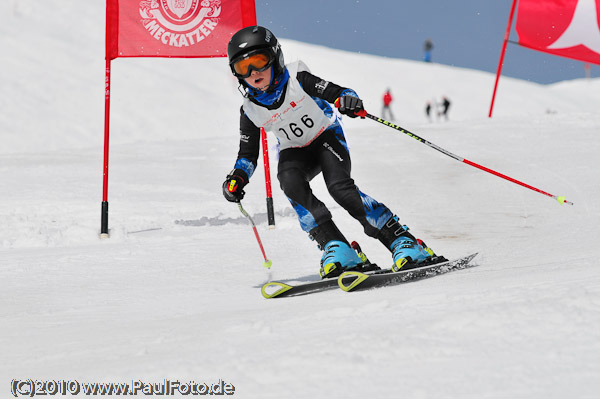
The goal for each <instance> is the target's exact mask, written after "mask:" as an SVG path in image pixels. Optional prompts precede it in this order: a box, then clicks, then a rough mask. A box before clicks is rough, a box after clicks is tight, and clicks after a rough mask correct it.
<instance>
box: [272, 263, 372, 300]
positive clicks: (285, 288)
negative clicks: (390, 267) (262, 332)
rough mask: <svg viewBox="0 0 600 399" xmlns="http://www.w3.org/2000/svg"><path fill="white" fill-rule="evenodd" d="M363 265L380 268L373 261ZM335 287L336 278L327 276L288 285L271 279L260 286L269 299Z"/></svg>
mask: <svg viewBox="0 0 600 399" xmlns="http://www.w3.org/2000/svg"><path fill="white" fill-rule="evenodd" d="M365 267H368V269H370V270H371V269H377V270H381V269H380V268H379V267H377V265H376V264H374V263H369V264H368V265H365ZM373 272H374V271H369V272H364V270H363V272H362V273H361V274H363V273H364V274H369V273H373ZM337 287H338V281H337V278H328V279H324V280H319V281H311V282H309V283H301V284H298V285H290V284H287V283H283V282H280V281H271V282H269V283H266V284H265V285H263V286H262V289H261V292H262V295H263V296H264V297H265V298H267V299H270V298H283V297H289V296H298V295H306V294H312V293H313V292H321V291H327V290H331V289H335V288H337Z"/></svg>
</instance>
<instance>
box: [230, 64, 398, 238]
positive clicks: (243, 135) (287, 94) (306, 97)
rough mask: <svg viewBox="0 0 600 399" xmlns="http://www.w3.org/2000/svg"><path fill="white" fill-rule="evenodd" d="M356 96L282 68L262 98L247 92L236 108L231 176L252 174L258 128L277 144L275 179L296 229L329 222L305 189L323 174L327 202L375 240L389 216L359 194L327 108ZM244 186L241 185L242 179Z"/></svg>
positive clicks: (334, 116)
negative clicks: (238, 110)
mask: <svg viewBox="0 0 600 399" xmlns="http://www.w3.org/2000/svg"><path fill="white" fill-rule="evenodd" d="M343 95H352V96H355V97H358V95H357V94H356V93H355V92H354V91H353V90H351V89H348V88H345V87H341V86H338V85H337V84H335V83H332V82H328V81H326V80H323V79H321V78H319V77H317V76H315V75H313V74H311V73H310V72H309V71H308V70H307V68H306V66H305V65H304V64H303V63H302V62H295V63H292V64H289V65H287V66H286V69H285V71H284V76H283V77H282V79H279V82H278V83H277V84H276V87H275V88H274V89H272V90H269V91H268V92H267V93H263V92H258V91H256V92H255V91H252V90H249V96H248V97H247V98H246V99H245V102H244V105H243V106H242V107H241V116H240V148H239V153H238V157H237V161H236V163H235V169H236V171H237V173H240V171H243V172H244V173H245V174H246V175H247V178H250V177H251V176H252V174H253V173H254V171H255V168H256V164H257V159H258V154H259V146H260V127H264V128H265V130H266V131H267V132H269V131H271V132H272V133H274V134H275V136H276V137H277V139H278V140H279V148H280V154H279V164H278V172H277V178H278V180H279V182H280V185H281V189H282V190H283V192H284V193H285V195H286V196H287V198H288V199H289V201H290V203H291V204H292V207H293V208H294V210H295V211H296V213H297V214H298V218H299V221H300V226H301V227H302V229H303V230H304V231H306V232H309V233H310V232H311V230H313V229H315V228H316V227H317V226H321V225H323V224H325V223H327V222H329V221H330V220H331V213H330V212H329V210H328V209H327V207H326V206H325V204H323V202H321V201H320V200H319V199H318V198H316V197H315V196H314V194H313V192H312V190H311V187H310V181H311V180H312V179H313V178H314V177H315V176H317V175H318V174H319V173H322V174H323V178H324V180H325V184H326V186H327V189H328V191H329V193H330V194H331V196H332V197H333V199H334V200H335V201H336V202H337V203H338V204H339V205H340V206H342V207H343V208H344V209H345V210H347V211H348V213H350V215H351V216H352V217H354V218H355V219H356V220H358V221H359V222H360V223H361V224H362V226H363V227H364V231H365V233H366V234H367V235H369V236H371V237H377V235H378V233H379V231H380V230H381V229H382V227H383V226H384V225H385V223H386V221H388V220H389V219H390V218H391V217H392V216H393V214H392V212H391V211H390V210H389V209H388V208H387V207H386V206H385V205H383V204H382V203H380V202H377V201H376V200H374V199H373V198H371V197H370V196H368V195H366V194H365V193H363V192H361V191H360V190H359V189H358V187H357V186H356V185H355V184H354V180H353V179H352V177H351V174H350V170H351V161H350V153H349V151H348V145H347V144H346V139H345V137H344V131H343V129H342V126H341V125H340V115H338V113H337V112H334V111H333V109H332V107H331V104H332V103H334V102H335V100H336V99H338V98H339V97H340V96H343ZM246 181H247V180H246Z"/></svg>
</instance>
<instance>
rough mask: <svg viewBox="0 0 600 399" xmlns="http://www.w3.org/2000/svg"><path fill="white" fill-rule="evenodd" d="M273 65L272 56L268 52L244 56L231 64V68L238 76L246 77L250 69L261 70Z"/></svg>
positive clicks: (250, 71)
mask: <svg viewBox="0 0 600 399" xmlns="http://www.w3.org/2000/svg"><path fill="white" fill-rule="evenodd" d="M271 65H273V57H272V56H271V54H270V53H268V52H261V53H254V54H252V55H248V56H244V57H243V58H240V59H238V60H237V61H234V62H233V63H232V64H231V70H232V71H233V73H234V74H235V76H237V77H239V78H247V77H249V76H250V75H251V74H252V71H257V72H262V71H265V70H267V69H268V68H269V67H270V66H271Z"/></svg>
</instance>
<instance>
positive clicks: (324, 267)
mask: <svg viewBox="0 0 600 399" xmlns="http://www.w3.org/2000/svg"><path fill="white" fill-rule="evenodd" d="M309 237H310V238H311V239H312V240H314V241H316V242H317V244H318V246H319V249H320V250H322V251H323V256H322V257H321V269H320V271H319V274H320V276H321V278H331V277H337V276H339V275H340V274H342V273H343V272H345V271H347V270H350V269H352V268H355V267H356V266H359V265H361V264H362V263H363V260H362V259H361V258H360V257H359V256H358V254H357V253H356V251H354V249H352V248H351V247H350V245H349V244H348V241H347V240H346V238H345V237H344V235H343V234H342V233H341V232H340V231H339V230H338V228H337V226H336V225H335V224H334V223H333V221H331V220H329V221H327V222H325V223H322V224H320V225H319V226H317V227H315V228H314V229H312V230H311V231H310V232H309Z"/></svg>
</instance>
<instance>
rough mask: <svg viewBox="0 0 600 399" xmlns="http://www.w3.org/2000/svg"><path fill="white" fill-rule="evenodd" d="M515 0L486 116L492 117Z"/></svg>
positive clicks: (515, 0) (514, 0)
mask: <svg viewBox="0 0 600 399" xmlns="http://www.w3.org/2000/svg"><path fill="white" fill-rule="evenodd" d="M516 5H517V0H513V4H512V7H511V9H510V16H509V17H508V26H507V27H506V33H505V34H504V42H503V43H502V50H501V52H500V61H499V62H498V70H497V71H496V83H494V92H493V93H492V102H491V104H490V112H489V113H488V118H491V117H492V112H493V111H494V102H495V101H496V90H498V81H499V80H500V74H501V73H502V66H503V65H504V54H505V53H506V44H507V43H508V38H509V36H510V28H511V26H512V21H513V16H514V15H515V6H516Z"/></svg>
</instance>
